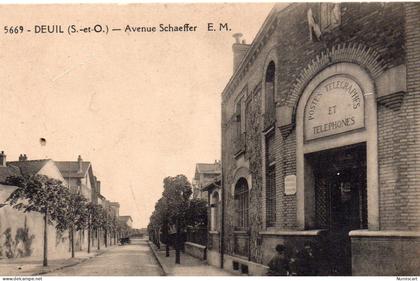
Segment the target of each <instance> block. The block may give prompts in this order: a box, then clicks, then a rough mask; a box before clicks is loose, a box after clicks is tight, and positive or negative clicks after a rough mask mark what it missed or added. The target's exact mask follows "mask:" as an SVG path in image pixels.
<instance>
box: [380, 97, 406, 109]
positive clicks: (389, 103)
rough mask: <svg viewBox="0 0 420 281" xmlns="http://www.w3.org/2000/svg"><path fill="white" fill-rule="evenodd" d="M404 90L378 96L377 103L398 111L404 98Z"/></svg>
mask: <svg viewBox="0 0 420 281" xmlns="http://www.w3.org/2000/svg"><path fill="white" fill-rule="evenodd" d="M404 94H405V93H404V92H397V93H393V94H391V95H387V96H383V97H378V99H377V101H378V104H380V105H383V106H385V107H386V108H389V109H391V110H393V111H398V110H400V108H401V104H402V101H403V98H404Z"/></svg>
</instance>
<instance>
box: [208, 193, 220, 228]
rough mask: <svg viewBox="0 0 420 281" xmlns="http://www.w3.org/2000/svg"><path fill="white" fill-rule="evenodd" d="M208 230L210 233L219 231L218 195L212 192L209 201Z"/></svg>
mask: <svg viewBox="0 0 420 281" xmlns="http://www.w3.org/2000/svg"><path fill="white" fill-rule="evenodd" d="M210 203H211V204H210V207H211V209H210V216H211V217H210V229H211V230H212V231H218V230H219V223H218V220H219V205H220V204H219V193H218V192H217V191H215V192H213V194H212V196H211V201H210Z"/></svg>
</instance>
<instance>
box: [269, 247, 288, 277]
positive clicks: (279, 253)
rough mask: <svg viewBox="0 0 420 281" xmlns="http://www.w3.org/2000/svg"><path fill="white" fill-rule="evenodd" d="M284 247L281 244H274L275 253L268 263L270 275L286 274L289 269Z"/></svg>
mask: <svg viewBox="0 0 420 281" xmlns="http://www.w3.org/2000/svg"><path fill="white" fill-rule="evenodd" d="M285 251H286V247H285V246H284V245H282V244H278V245H277V246H276V254H275V255H274V257H273V258H272V259H271V260H270V262H269V263H268V267H269V270H268V273H267V275H270V276H287V275H288V274H289V272H290V270H289V260H288V259H287V258H286V256H285Z"/></svg>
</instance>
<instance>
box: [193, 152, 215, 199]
mask: <svg viewBox="0 0 420 281" xmlns="http://www.w3.org/2000/svg"><path fill="white" fill-rule="evenodd" d="M221 168H222V167H221V164H220V161H217V160H216V161H214V163H197V164H196V165H195V173H194V177H193V180H192V187H193V197H194V198H201V199H204V200H207V196H208V193H207V191H205V190H203V188H204V187H205V186H206V185H208V184H209V183H211V182H212V181H213V180H214V179H215V178H216V177H218V176H220V174H221V172H222V170H221Z"/></svg>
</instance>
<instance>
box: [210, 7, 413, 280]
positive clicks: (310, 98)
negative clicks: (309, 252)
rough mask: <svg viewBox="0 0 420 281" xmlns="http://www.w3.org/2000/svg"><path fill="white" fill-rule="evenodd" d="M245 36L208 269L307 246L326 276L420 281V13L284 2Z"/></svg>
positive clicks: (261, 260) (238, 47) (252, 266)
mask: <svg viewBox="0 0 420 281" xmlns="http://www.w3.org/2000/svg"><path fill="white" fill-rule="evenodd" d="M235 37H236V39H237V41H236V43H234V44H233V52H234V73H233V75H232V78H231V79H230V81H229V82H228V84H227V86H226V87H225V89H224V91H223V93H222V194H221V196H220V198H221V199H222V212H221V216H220V217H219V218H218V219H219V220H220V223H221V231H220V233H219V234H218V235H212V236H210V237H211V239H212V240H214V241H210V242H209V249H208V253H209V255H208V257H209V258H208V262H209V263H212V264H220V262H222V263H223V266H224V268H225V269H228V270H233V271H238V270H239V271H242V272H244V273H246V272H249V273H250V274H264V272H265V270H266V266H265V265H267V263H268V261H269V260H270V259H271V257H272V256H273V254H274V248H275V245H277V244H278V243H284V244H285V246H286V248H287V254H288V255H289V256H293V255H294V254H295V253H296V251H297V250H299V249H301V248H302V247H303V245H304V243H305V242H306V241H310V242H311V243H313V244H314V245H316V247H317V248H318V249H319V251H318V253H317V255H318V256H319V259H318V262H319V264H317V268H318V269H319V271H320V272H319V274H325V275H351V274H353V275H414V274H417V275H418V274H420V272H419V268H420V261H419V259H418V253H419V251H420V234H419V230H420V216H419V214H420V181H419V174H420V164H419V163H420V162H419V160H420V143H419V141H418V137H419V135H420V71H419V65H420V4H419V3H295V4H290V5H288V6H286V7H284V5H279V4H278V5H275V6H274V8H273V9H272V11H271V12H270V14H269V15H268V17H267V19H266V20H265V22H264V24H263V25H262V27H261V29H260V31H259V32H258V34H257V35H256V37H255V39H254V40H253V42H252V44H250V45H247V44H245V43H244V42H243V41H242V42H241V41H240V35H235ZM219 239H220V241H221V242H220V244H218V241H219ZM216 244H218V246H220V247H218V246H215V245H216Z"/></svg>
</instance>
